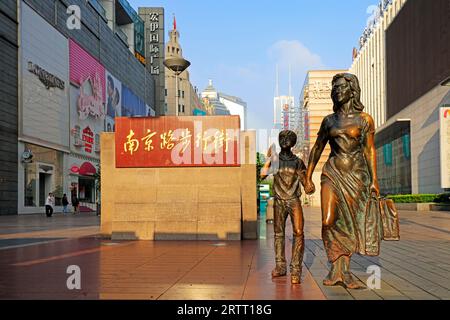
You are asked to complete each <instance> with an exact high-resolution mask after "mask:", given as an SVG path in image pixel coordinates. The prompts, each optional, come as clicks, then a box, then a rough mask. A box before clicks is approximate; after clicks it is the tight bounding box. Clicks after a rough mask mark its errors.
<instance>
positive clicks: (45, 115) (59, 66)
mask: <svg viewBox="0 0 450 320" xmlns="http://www.w3.org/2000/svg"><path fill="white" fill-rule="evenodd" d="M20 25H21V28H20V29H21V37H22V39H21V46H20V50H21V65H22V66H21V71H20V72H21V77H20V78H19V79H20V80H19V81H20V82H21V83H20V86H21V87H22V88H23V90H22V100H21V102H22V103H21V112H20V113H19V115H20V116H21V120H19V121H20V122H21V123H22V125H21V127H22V132H21V133H20V134H21V136H22V137H24V138H28V139H38V140H39V141H45V142H48V143H51V144H54V145H57V146H59V147H60V148H64V149H68V148H69V134H68V132H67V128H68V126H69V45H68V41H67V38H65V37H64V36H63V35H62V34H60V33H59V32H58V31H57V30H56V29H55V28H53V27H52V26H51V25H50V24H49V23H48V22H47V21H45V20H44V19H43V18H42V17H41V16H40V15H39V14H37V13H36V12H35V11H34V10H33V9H31V8H30V7H29V6H28V5H27V4H25V3H22V12H21V22H20ZM1 59H3V56H2V58H1ZM3 76H5V77H6V78H7V75H6V74H3ZM6 78H5V79H6ZM5 99H6V98H5ZM5 101H6V100H5ZM16 142H17V141H16Z"/></svg>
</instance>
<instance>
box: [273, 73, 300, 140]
mask: <svg viewBox="0 0 450 320" xmlns="http://www.w3.org/2000/svg"><path fill="white" fill-rule="evenodd" d="M276 75H277V79H276V89H275V97H274V99H273V126H274V129H280V130H286V129H289V130H293V131H296V130H297V129H298V128H297V127H298V121H299V116H300V115H299V111H300V110H299V108H298V107H297V108H296V107H295V98H294V97H293V96H292V94H291V92H292V88H291V70H290V68H289V94H288V95H287V96H281V95H280V94H279V84H278V66H277V70H276Z"/></svg>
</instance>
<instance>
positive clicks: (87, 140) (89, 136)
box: [83, 127, 94, 153]
mask: <svg viewBox="0 0 450 320" xmlns="http://www.w3.org/2000/svg"><path fill="white" fill-rule="evenodd" d="M83 141H84V151H86V152H89V153H92V146H93V145H94V133H93V132H92V130H91V129H90V128H89V127H86V128H84V130H83Z"/></svg>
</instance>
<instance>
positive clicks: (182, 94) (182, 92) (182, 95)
mask: <svg viewBox="0 0 450 320" xmlns="http://www.w3.org/2000/svg"><path fill="white" fill-rule="evenodd" d="M181 97H182V98H184V90H183V91H181Z"/></svg>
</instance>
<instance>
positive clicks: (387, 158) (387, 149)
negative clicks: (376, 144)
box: [383, 143, 392, 166]
mask: <svg viewBox="0 0 450 320" xmlns="http://www.w3.org/2000/svg"><path fill="white" fill-rule="evenodd" d="M383 156H384V164H385V165H387V166H392V143H387V144H385V145H384V146H383Z"/></svg>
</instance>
